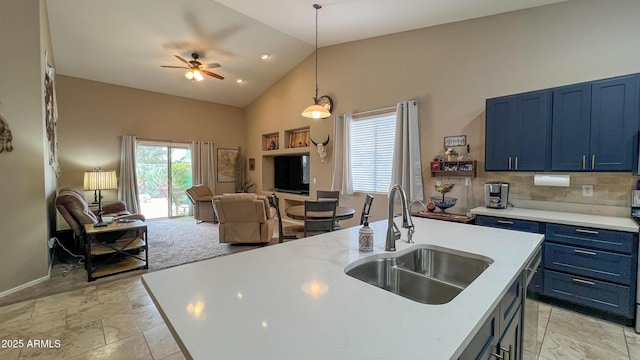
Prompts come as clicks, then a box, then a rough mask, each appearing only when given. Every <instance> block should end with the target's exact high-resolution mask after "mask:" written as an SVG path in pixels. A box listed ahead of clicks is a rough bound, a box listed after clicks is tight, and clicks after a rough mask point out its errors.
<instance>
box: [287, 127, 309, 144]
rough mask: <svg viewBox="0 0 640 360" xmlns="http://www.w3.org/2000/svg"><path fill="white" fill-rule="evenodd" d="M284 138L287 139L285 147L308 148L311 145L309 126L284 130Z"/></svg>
mask: <svg viewBox="0 0 640 360" xmlns="http://www.w3.org/2000/svg"><path fill="white" fill-rule="evenodd" d="M284 134H285V139H287V142H288V143H287V148H289V149H294V148H295V149H297V148H308V147H309V146H311V137H310V134H311V132H310V130H309V127H308V126H306V127H303V128H298V129H291V130H285V132H284Z"/></svg>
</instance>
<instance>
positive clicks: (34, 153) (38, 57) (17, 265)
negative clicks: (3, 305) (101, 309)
mask: <svg viewBox="0 0 640 360" xmlns="http://www.w3.org/2000/svg"><path fill="white" fill-rule="evenodd" d="M45 18H46V7H45V4H44V0H42V1H37V0H29V1H23V0H9V1H2V2H0V44H2V47H3V49H5V52H4V53H5V55H6V56H3V57H2V60H1V61H0V79H2V80H1V81H0V115H1V116H2V117H3V118H4V119H5V120H6V121H7V122H8V124H9V127H10V129H11V131H12V133H13V146H14V150H13V151H12V152H3V153H2V154H0V169H1V170H0V185H1V186H0V188H1V189H2V190H1V191H2V193H1V196H0V197H1V198H2V206H1V207H0V229H1V233H0V247H1V248H2V251H1V252H0V272H1V273H2V276H0V294H2V293H3V292H9V291H11V290H12V289H15V288H17V287H19V286H22V285H25V284H28V283H30V282H33V281H37V280H41V279H44V278H45V277H46V276H47V271H48V267H47V265H48V250H47V239H48V238H49V227H50V226H49V223H48V219H49V218H50V217H51V212H50V211H49V212H48V209H49V210H50V209H51V201H52V198H53V195H52V194H53V193H55V187H56V185H55V184H56V179H55V175H54V174H53V173H52V171H51V168H50V167H49V164H48V160H47V156H48V153H47V150H46V135H45V132H44V107H43V102H44V101H43V88H44V85H43V84H44V63H45V60H44V52H45V50H46V49H49V50H50V48H51V46H50V41H49V36H48V29H43V28H42V27H48V25H47V24H46V22H43V23H41V21H42V19H45ZM7 49H10V51H9V50H7Z"/></svg>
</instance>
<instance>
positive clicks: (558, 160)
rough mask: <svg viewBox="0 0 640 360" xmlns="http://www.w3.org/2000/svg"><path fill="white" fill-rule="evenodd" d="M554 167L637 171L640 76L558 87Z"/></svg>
mask: <svg viewBox="0 0 640 360" xmlns="http://www.w3.org/2000/svg"><path fill="white" fill-rule="evenodd" d="M552 121H553V127H552V134H553V135H552V148H551V170H552V171H631V170H632V169H633V164H632V160H633V152H634V149H635V148H636V147H635V134H636V132H637V129H638V75H630V76H623V77H617V78H612V79H607V80H600V81H594V82H591V83H586V84H579V85H572V86H565V87H561V88H558V89H554V90H553V120H552Z"/></svg>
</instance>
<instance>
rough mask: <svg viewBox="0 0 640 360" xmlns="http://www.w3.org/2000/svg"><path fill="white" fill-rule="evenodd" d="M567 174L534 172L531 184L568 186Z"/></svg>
mask: <svg viewBox="0 0 640 360" xmlns="http://www.w3.org/2000/svg"><path fill="white" fill-rule="evenodd" d="M570 182H571V181H570V178H569V175H547V174H535V175H534V176H533V184H534V185H538V186H565V187H566V186H569V184H570Z"/></svg>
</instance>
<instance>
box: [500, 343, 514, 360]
mask: <svg viewBox="0 0 640 360" xmlns="http://www.w3.org/2000/svg"><path fill="white" fill-rule="evenodd" d="M512 346H513V345H509V349H505V348H503V347H502V346H500V350H502V353H503V354H504V353H507V354H509V357H508V359H509V360H511V350H512ZM502 357H504V355H502Z"/></svg>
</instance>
